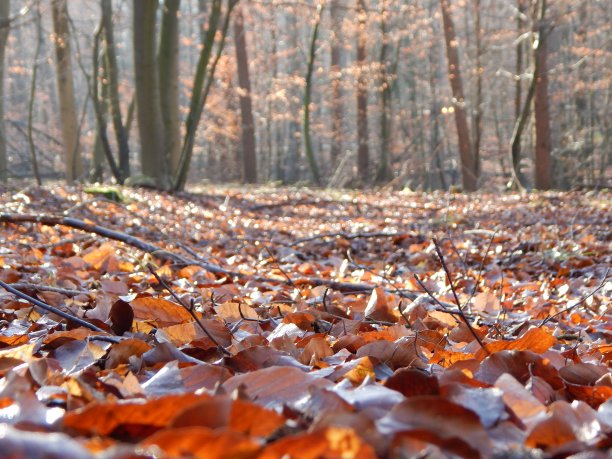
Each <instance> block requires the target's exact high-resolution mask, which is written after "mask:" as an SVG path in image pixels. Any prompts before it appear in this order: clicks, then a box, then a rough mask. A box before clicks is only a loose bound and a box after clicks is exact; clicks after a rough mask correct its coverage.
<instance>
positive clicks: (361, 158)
mask: <svg viewBox="0 0 612 459" xmlns="http://www.w3.org/2000/svg"><path fill="white" fill-rule="evenodd" d="M367 17H368V16H367V11H366V4H365V0H357V19H358V24H357V67H358V69H357V75H358V76H357V173H358V175H359V180H360V182H361V184H362V185H366V184H367V183H368V181H369V178H370V147H369V145H368V80H367V78H366V75H365V72H366V59H367V38H366V34H367V30H366V28H367Z"/></svg>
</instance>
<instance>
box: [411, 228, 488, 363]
mask: <svg viewBox="0 0 612 459" xmlns="http://www.w3.org/2000/svg"><path fill="white" fill-rule="evenodd" d="M433 243H434V246H435V248H436V253H437V254H438V258H439V259H440V263H441V264H442V268H443V269H444V272H445V273H446V278H447V279H448V283H449V284H450V289H451V292H452V293H453V298H454V299H455V304H456V305H457V308H458V309H459V311H458V315H459V317H461V320H463V323H465V325H466V326H467V328H468V330H469V331H470V333H471V334H472V336H473V337H474V339H476V341H477V342H478V344H479V345H480V347H481V348H482V350H483V351H484V352H485V353H486V354H487V355H491V353H490V352H489V350H488V349H487V346H486V345H485V343H484V342H483V341H482V340H481V339H480V336H478V333H476V330H474V327H473V326H472V324H471V323H470V320H469V319H468V318H467V316H466V314H465V312H464V311H463V307H462V306H461V302H460V301H459V297H458V296H457V291H456V290H455V286H454V285H453V278H452V276H451V273H450V270H449V269H448V266H447V265H446V260H444V255H442V250H441V249H440V245H439V244H438V241H437V240H436V239H435V238H434V239H433ZM414 278H415V279H416V281H417V282H418V284H419V285H420V286H421V288H422V289H423V290H425V292H426V293H427V294H428V295H429V296H430V297H431V298H432V299H433V300H434V301H435V302H436V303H438V304H439V305H440V306H442V307H443V308H445V307H444V306H443V305H442V303H441V302H440V301H439V300H438V299H437V298H436V297H435V296H434V295H433V293H432V292H431V291H430V290H429V289H428V288H427V287H426V286H425V284H424V283H423V282H422V281H421V280H420V279H419V277H418V276H417V275H416V274H415V275H414ZM445 309H446V308H445Z"/></svg>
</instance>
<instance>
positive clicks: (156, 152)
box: [133, 0, 169, 188]
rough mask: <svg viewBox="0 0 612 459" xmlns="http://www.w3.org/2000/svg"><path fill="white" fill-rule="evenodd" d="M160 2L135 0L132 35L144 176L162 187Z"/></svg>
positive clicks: (165, 178)
mask: <svg viewBox="0 0 612 459" xmlns="http://www.w3.org/2000/svg"><path fill="white" fill-rule="evenodd" d="M156 13H157V2H154V1H150V0H134V10H133V39H134V77H135V83H136V105H137V108H136V110H137V114H138V116H137V119H138V132H139V134H140V162H141V166H142V173H143V175H144V176H145V177H147V178H151V179H153V180H154V181H155V185H156V186H157V187H160V188H167V187H168V186H169V180H168V179H169V177H168V174H167V172H168V167H167V158H166V155H165V145H166V144H165V139H164V131H163V122H162V117H161V110H160V107H161V105H160V95H159V85H158V83H157V82H158V73H157V59H156V56H155V54H156V46H155V45H156V30H155V29H156V27H155V26H156Z"/></svg>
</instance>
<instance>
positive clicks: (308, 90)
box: [303, 4, 323, 185]
mask: <svg viewBox="0 0 612 459" xmlns="http://www.w3.org/2000/svg"><path fill="white" fill-rule="evenodd" d="M322 13H323V7H322V6H321V4H319V6H318V8H317V16H316V18H315V23H314V26H313V28H312V37H311V39H310V52H309V53H308V70H307V71H306V86H305V88H304V125H303V129H304V150H305V152H306V158H307V159H308V165H309V166H310V172H312V178H313V180H314V182H315V184H317V185H321V174H320V173H319V165H318V164H317V159H316V158H315V155H314V150H313V148H312V138H311V136H310V102H311V95H312V72H313V70H314V60H315V57H316V50H317V36H318V35H319V25H320V24H321V15H322Z"/></svg>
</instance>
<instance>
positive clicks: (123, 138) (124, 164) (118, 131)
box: [100, 0, 130, 182]
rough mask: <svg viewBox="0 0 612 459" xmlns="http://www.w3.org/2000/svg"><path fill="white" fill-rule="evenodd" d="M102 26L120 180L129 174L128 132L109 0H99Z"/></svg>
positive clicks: (105, 67)
mask: <svg viewBox="0 0 612 459" xmlns="http://www.w3.org/2000/svg"><path fill="white" fill-rule="evenodd" d="M100 7H101V10H102V26H103V30H104V60H105V62H104V69H105V76H106V79H107V80H108V84H107V87H108V98H109V106H110V112H111V117H112V121H113V128H114V130H115V138H116V139H117V146H118V149H119V171H120V175H121V178H120V180H119V181H120V182H121V181H122V180H124V179H126V178H127V177H129V176H130V147H129V144H128V135H129V134H128V132H129V129H126V126H125V124H124V123H123V117H122V114H121V106H120V104H119V76H118V75H119V68H118V64H117V54H116V49H115V34H114V27H113V19H112V18H113V11H112V1H111V0H101V1H100Z"/></svg>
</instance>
